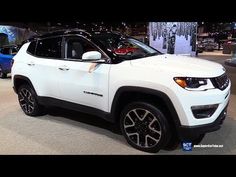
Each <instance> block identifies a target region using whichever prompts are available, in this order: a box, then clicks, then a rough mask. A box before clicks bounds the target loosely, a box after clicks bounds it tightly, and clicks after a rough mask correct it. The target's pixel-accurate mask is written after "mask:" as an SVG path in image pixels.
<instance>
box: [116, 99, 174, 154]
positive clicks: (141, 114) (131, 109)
mask: <svg viewBox="0 0 236 177" xmlns="http://www.w3.org/2000/svg"><path fill="white" fill-rule="evenodd" d="M120 126H121V130H122V133H123V135H124V136H125V138H126V140H127V142H128V143H129V144H130V145H131V146H133V147H134V148H136V149H139V150H141V151H145V152H158V151H159V150H160V149H161V148H163V147H164V145H165V144H166V143H167V142H168V140H169V137H170V131H169V125H168V122H167V120H166V118H165V116H164V115H163V114H162V112H161V111H160V110H159V109H158V108H156V107H155V106H153V105H151V104H149V103H145V102H133V103H131V104H129V105H128V106H127V107H126V108H125V109H124V110H123V111H122V113H121V122H120Z"/></svg>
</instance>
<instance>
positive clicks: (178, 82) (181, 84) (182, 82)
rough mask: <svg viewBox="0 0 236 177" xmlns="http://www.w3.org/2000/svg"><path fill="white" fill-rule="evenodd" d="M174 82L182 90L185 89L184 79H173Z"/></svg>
mask: <svg viewBox="0 0 236 177" xmlns="http://www.w3.org/2000/svg"><path fill="white" fill-rule="evenodd" d="M174 80H175V82H176V83H177V84H178V85H179V86H180V87H182V88H185V87H187V83H186V81H185V79H184V78H175V79H174Z"/></svg>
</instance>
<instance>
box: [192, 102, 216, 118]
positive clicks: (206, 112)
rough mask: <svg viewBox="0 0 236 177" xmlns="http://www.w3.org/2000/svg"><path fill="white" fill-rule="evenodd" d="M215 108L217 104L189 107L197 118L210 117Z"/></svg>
mask: <svg viewBox="0 0 236 177" xmlns="http://www.w3.org/2000/svg"><path fill="white" fill-rule="evenodd" d="M217 108H218V104H213V105H203V106H202V105H201V106H192V107H191V109H192V112H193V115H194V117H195V118H197V119H202V118H209V117H211V116H212V115H213V114H214V112H215V111H216V109H217Z"/></svg>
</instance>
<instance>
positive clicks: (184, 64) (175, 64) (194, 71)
mask: <svg viewBox="0 0 236 177" xmlns="http://www.w3.org/2000/svg"><path fill="white" fill-rule="evenodd" d="M131 65H132V66H134V67H145V68H149V69H155V70H158V71H161V72H171V73H175V74H178V76H183V77H184V76H186V77H216V76H219V75H222V74H223V73H224V72H225V69H224V67H223V66H222V65H220V64H218V63H215V62H211V61H207V60H203V59H199V58H195V57H188V56H183V55H170V54H164V55H156V56H152V57H146V58H143V59H136V60H131Z"/></svg>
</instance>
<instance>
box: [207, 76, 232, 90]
mask: <svg viewBox="0 0 236 177" xmlns="http://www.w3.org/2000/svg"><path fill="white" fill-rule="evenodd" d="M211 82H212V84H213V85H214V87H216V88H218V89H220V90H224V89H225V88H226V87H228V85H229V78H228V76H227V75H226V73H224V74H222V75H221V76H218V77H215V78H211Z"/></svg>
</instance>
